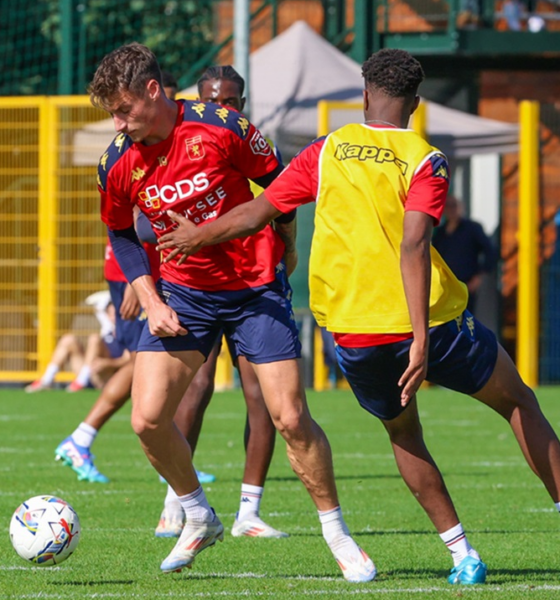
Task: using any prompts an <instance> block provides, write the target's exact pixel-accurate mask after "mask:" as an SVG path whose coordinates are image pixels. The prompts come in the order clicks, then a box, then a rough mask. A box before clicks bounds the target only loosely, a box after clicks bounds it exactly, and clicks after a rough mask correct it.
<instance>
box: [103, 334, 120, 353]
mask: <svg viewBox="0 0 560 600" xmlns="http://www.w3.org/2000/svg"><path fill="white" fill-rule="evenodd" d="M103 342H104V343H105V346H107V350H108V351H109V356H110V357H111V358H120V357H121V356H122V355H123V352H124V350H125V349H124V347H123V346H122V344H121V343H120V342H119V340H117V338H116V337H115V336H114V335H113V334H112V333H108V334H107V335H106V336H104V337H103Z"/></svg>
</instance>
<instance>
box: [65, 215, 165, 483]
mask: <svg viewBox="0 0 560 600" xmlns="http://www.w3.org/2000/svg"><path fill="white" fill-rule="evenodd" d="M136 227H137V229H138V233H139V235H141V236H142V239H145V240H151V241H152V242H153V241H155V238H154V235H153V231H152V229H151V227H150V224H149V222H148V221H147V219H146V218H145V217H143V216H141V215H139V216H138V219H137V222H136ZM144 248H145V250H146V252H147V253H148V255H149V257H150V270H151V272H152V273H153V274H154V277H156V278H157V277H158V273H159V252H157V250H156V249H155V245H154V244H153V243H149V242H148V241H146V243H145V244H144ZM104 276H105V280H106V281H107V283H108V284H109V290H110V293H111V298H112V301H113V304H114V306H115V309H116V338H117V341H118V342H119V344H120V345H121V346H122V347H123V348H126V350H127V355H128V356H127V360H126V361H125V362H124V363H123V364H122V365H121V367H120V368H119V369H118V370H117V371H116V372H115V373H114V375H113V376H112V377H111V378H110V379H109V381H108V382H107V384H106V385H105V386H104V388H103V390H102V391H101V394H100V395H99V397H98V398H97V400H96V401H95V403H94V405H93V406H92V407H91V409H90V411H89V413H88V414H87V416H86V418H85V419H84V420H83V421H82V422H81V423H80V424H79V425H78V427H77V428H76V429H75V430H74V432H73V433H72V434H71V435H70V436H68V437H67V438H66V439H64V440H63V441H62V442H61V443H60V444H59V445H58V446H57V448H56V450H55V459H56V460H59V461H61V462H62V463H63V464H65V465H67V466H69V467H71V468H72V469H73V470H74V471H75V472H76V473H77V474H78V480H79V481H89V482H91V483H107V482H108V481H109V478H108V477H106V476H105V475H103V474H102V473H100V472H99V470H98V469H97V467H96V466H95V464H94V463H93V455H92V454H91V446H92V444H93V442H94V441H95V439H96V437H97V434H98V433H99V431H100V430H101V428H102V427H103V426H104V425H105V423H107V421H109V419H110V418H111V417H112V416H113V415H114V414H115V413H116V412H117V411H118V410H120V409H121V408H122V406H123V405H124V404H125V403H126V401H127V400H128V399H129V398H130V390H131V387H132V373H133V370H134V359H135V356H136V348H137V346H138V340H139V339H140V334H141V332H142V329H143V328H144V325H145V321H146V316H145V314H143V313H142V312H141V307H140V303H139V302H138V298H137V297H136V294H135V293H134V290H133V289H132V287H131V286H130V285H129V284H128V283H127V281H126V279H125V277H124V275H123V273H122V271H121V269H120V267H119V265H118V263H117V261H116V259H115V256H114V254H113V250H112V247H111V244H110V243H108V244H107V246H106V248H105V266H104Z"/></svg>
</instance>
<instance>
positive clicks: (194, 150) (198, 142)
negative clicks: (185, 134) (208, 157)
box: [185, 135, 204, 160]
mask: <svg viewBox="0 0 560 600" xmlns="http://www.w3.org/2000/svg"><path fill="white" fill-rule="evenodd" d="M185 144H186V145H187V155H188V157H189V158H190V159H191V160H201V159H202V158H204V145H203V144H202V136H200V135H197V136H196V137H193V138H189V139H188V140H185Z"/></svg>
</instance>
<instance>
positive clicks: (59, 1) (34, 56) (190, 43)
mask: <svg viewBox="0 0 560 600" xmlns="http://www.w3.org/2000/svg"><path fill="white" fill-rule="evenodd" d="M213 4H214V3H213V0H70V1H69V2H68V1H67V2H64V1H63V0H18V1H17V2H13V0H0V14H2V21H1V23H0V32H1V33H2V35H0V63H1V68H2V74H3V77H2V83H1V84H0V94H1V95H19V94H56V93H57V92H58V79H59V77H58V75H59V74H58V69H59V62H60V60H59V56H60V48H61V42H62V39H63V35H64V33H65V32H66V29H65V28H64V23H66V22H67V19H65V18H64V17H65V16H67V15H64V13H63V11H64V7H65V6H66V5H70V10H71V15H70V16H71V21H72V27H71V30H69V39H70V42H71V61H70V62H71V64H64V65H63V68H65V69H71V74H72V77H71V79H72V91H73V93H84V92H85V87H86V85H87V83H88V82H89V81H90V79H91V77H92V75H93V73H94V71H95V68H96V66H97V64H98V63H99V61H100V60H101V58H102V57H103V56H104V55H105V54H106V53H107V52H110V51H111V50H113V49H114V48H117V47H118V46H120V45H122V44H126V43H129V42H132V41H138V42H141V43H143V44H146V45H147V46H149V47H150V48H151V49H152V50H153V51H154V52H155V54H156V56H157V57H158V59H159V61H160V64H161V66H162V68H164V69H166V70H168V71H170V72H172V73H173V74H174V75H175V76H176V77H177V78H178V79H180V81H181V83H184V84H187V83H190V81H188V79H189V69H190V65H192V64H193V63H195V62H196V61H197V60H198V59H200V58H201V57H202V56H203V55H204V54H205V53H206V52H207V51H208V49H209V48H210V47H211V46H212V41H213ZM192 75H195V74H192ZM192 75H191V77H192Z"/></svg>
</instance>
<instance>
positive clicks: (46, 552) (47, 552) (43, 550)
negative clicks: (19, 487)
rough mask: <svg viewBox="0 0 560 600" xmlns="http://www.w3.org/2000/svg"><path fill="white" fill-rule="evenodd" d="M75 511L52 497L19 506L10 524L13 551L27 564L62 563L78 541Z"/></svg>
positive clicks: (78, 524)
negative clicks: (26, 561) (27, 562)
mask: <svg viewBox="0 0 560 600" xmlns="http://www.w3.org/2000/svg"><path fill="white" fill-rule="evenodd" d="M80 531H81V528H80V520H79V519H78V515H77V514H76V511H75V510H74V509H73V508H72V507H71V506H70V505H69V504H68V503H67V502H65V501H64V500H61V499H60V498H56V497H55V496H34V497H33V498H30V499H29V500H26V501H25V502H23V503H22V504H21V506H18V508H17V510H16V512H15V513H14V515H13V517H12V521H11V522H10V540H11V541H12V546H13V547H14V550H15V551H16V552H17V553H18V554H19V555H20V556H21V558H24V559H25V560H28V561H29V562H31V563H33V564H35V565H38V566H40V567H50V566H51V565H57V564H59V563H61V562H63V561H65V560H66V559H67V558H68V557H69V556H70V555H71V554H72V552H74V550H75V549H76V546H77V545H78V542H79V540H80Z"/></svg>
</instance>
